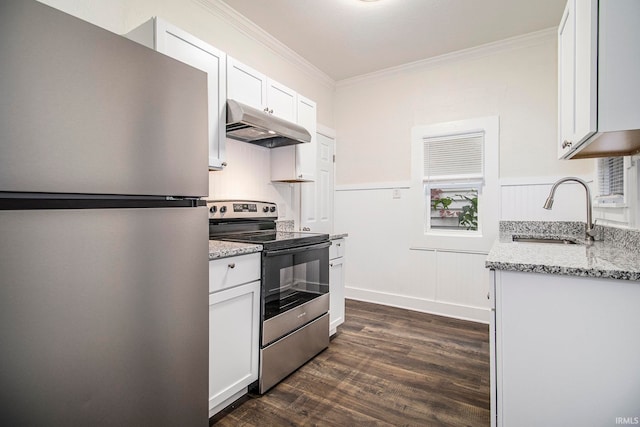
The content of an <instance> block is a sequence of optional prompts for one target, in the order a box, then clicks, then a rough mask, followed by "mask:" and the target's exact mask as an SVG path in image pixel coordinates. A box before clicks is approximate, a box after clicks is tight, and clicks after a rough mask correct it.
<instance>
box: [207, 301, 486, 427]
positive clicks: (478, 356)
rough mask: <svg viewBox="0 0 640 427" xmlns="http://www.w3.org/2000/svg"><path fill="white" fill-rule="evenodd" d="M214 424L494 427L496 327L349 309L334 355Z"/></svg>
mask: <svg viewBox="0 0 640 427" xmlns="http://www.w3.org/2000/svg"><path fill="white" fill-rule="evenodd" d="M211 424H215V425H216V426H234V427H236V426H260V427H265V426H383V425H393V426H456V427H459V426H473V427H476V426H488V425H489V424H490V423H489V330H488V326H487V325H483V324H478V323H474V322H467V321H462V320H456V319H450V318H446V317H441V316H435V315H431V314H425V313H418V312H415V311H409V310H403V309H398V308H392V307H386V306H382V305H376V304H370V303H364V302H360V301H353V300H347V302H346V321H345V323H344V324H343V325H342V326H340V327H339V328H338V334H337V335H336V336H335V337H334V339H333V340H332V341H331V345H330V346H329V348H328V349H327V350H325V351H324V352H322V353H320V354H319V355H318V356H316V358H314V359H313V360H311V361H309V362H308V363H307V364H306V365H304V366H303V367H302V368H300V369H299V370H298V371H296V372H294V373H293V374H291V375H290V376H289V377H287V378H286V379H285V380H284V381H283V382H281V383H280V384H278V385H277V386H276V387H274V388H272V389H271V390H270V391H269V392H268V393H266V394H265V395H263V396H259V397H258V396H250V397H247V398H245V399H242V400H241V401H240V402H238V404H237V405H235V404H234V405H233V407H232V408H228V409H227V410H225V411H223V412H222V413H220V414H218V415H216V416H215V417H214V418H212V419H211Z"/></svg>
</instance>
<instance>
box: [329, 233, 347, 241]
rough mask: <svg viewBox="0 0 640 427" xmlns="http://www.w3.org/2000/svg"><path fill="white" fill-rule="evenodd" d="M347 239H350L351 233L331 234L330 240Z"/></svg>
mask: <svg viewBox="0 0 640 427" xmlns="http://www.w3.org/2000/svg"><path fill="white" fill-rule="evenodd" d="M345 237H349V233H333V234H329V240H336V239H342V238H345Z"/></svg>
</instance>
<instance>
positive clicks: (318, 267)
mask: <svg viewBox="0 0 640 427" xmlns="http://www.w3.org/2000/svg"><path fill="white" fill-rule="evenodd" d="M282 252H284V254H283V255H273V254H276V253H277V251H274V252H273V253H272V254H267V255H265V257H264V259H263V268H264V273H265V274H264V276H263V289H262V292H263V304H264V307H263V314H264V319H265V320H266V319H270V318H272V317H274V316H277V315H278V314H280V313H284V312H286V311H287V310H291V309H292V308H294V307H297V306H299V305H302V304H304V303H306V302H309V301H311V300H313V299H315V298H317V297H319V296H321V295H323V294H326V293H328V292H329V249H328V248H322V249H316V250H313V249H312V250H309V249H307V250H301V251H300V252H294V253H290V252H289V251H282Z"/></svg>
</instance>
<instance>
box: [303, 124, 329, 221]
mask: <svg viewBox="0 0 640 427" xmlns="http://www.w3.org/2000/svg"><path fill="white" fill-rule="evenodd" d="M316 136H317V150H318V151H317V156H316V158H317V166H316V180H315V181H314V182H308V183H303V184H301V190H300V191H301V195H300V227H301V229H302V230H307V229H309V231H314V232H318V233H331V232H332V231H333V190H334V161H333V159H334V154H335V149H336V145H335V144H336V143H335V139H333V138H330V137H328V136H326V135H323V134H321V133H318V134H317V135H316Z"/></svg>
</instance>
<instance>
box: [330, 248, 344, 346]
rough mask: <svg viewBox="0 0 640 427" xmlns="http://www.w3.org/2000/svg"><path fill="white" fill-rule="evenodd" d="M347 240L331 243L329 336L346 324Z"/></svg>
mask: <svg viewBox="0 0 640 427" xmlns="http://www.w3.org/2000/svg"><path fill="white" fill-rule="evenodd" d="M344 254H345V240H344V239H336V240H332V241H331V247H330V248H329V335H333V334H335V333H336V332H337V328H338V326H340V325H342V324H343V323H344V259H345V258H344Z"/></svg>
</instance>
